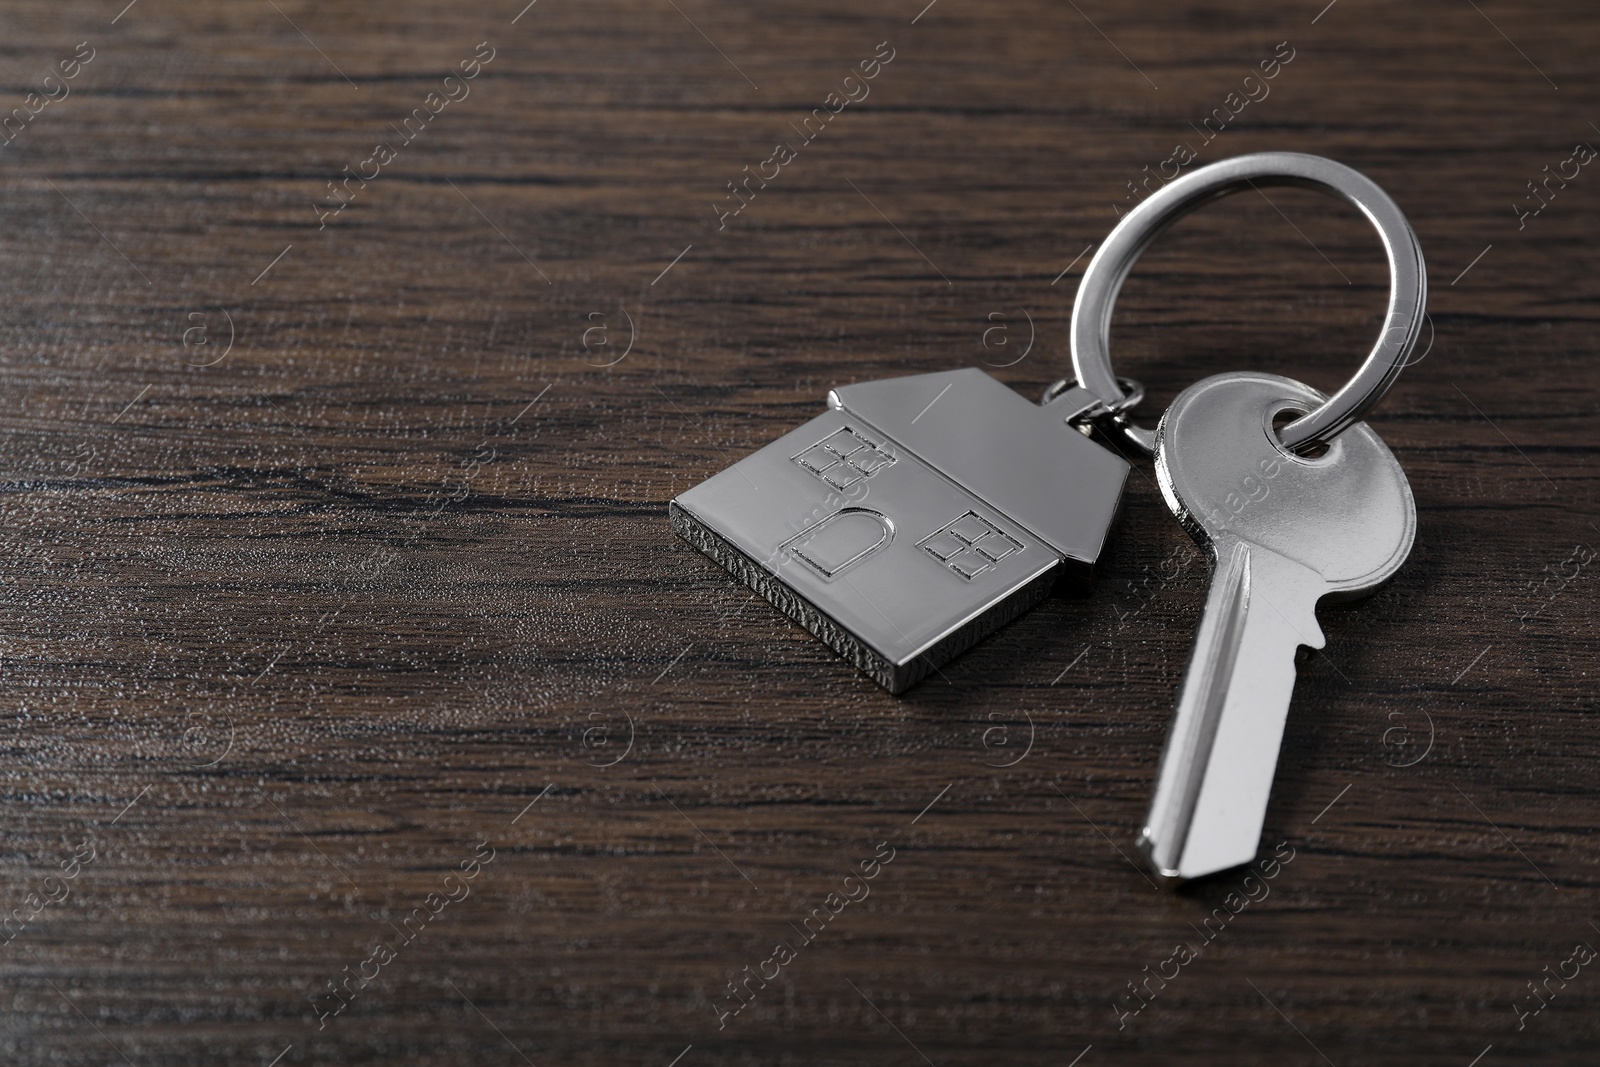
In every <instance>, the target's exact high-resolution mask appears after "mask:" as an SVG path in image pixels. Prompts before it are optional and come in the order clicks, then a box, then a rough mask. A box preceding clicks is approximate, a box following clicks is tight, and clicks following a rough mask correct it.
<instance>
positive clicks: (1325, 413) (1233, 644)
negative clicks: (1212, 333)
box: [1072, 152, 1427, 878]
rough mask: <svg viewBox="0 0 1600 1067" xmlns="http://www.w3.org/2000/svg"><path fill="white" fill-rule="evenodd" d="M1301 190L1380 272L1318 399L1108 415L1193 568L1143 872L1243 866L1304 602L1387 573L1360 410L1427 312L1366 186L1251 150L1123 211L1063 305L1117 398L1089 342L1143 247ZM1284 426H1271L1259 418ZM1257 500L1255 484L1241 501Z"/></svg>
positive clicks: (1284, 704) (1409, 248)
mask: <svg viewBox="0 0 1600 1067" xmlns="http://www.w3.org/2000/svg"><path fill="white" fill-rule="evenodd" d="M1257 183H1260V184H1274V185H1284V184H1291V185H1305V186H1310V187H1312V188H1316V189H1321V190H1324V191H1327V192H1331V193H1334V194H1335V195H1337V196H1340V197H1342V198H1343V199H1345V200H1347V201H1349V202H1350V203H1351V204H1353V205H1355V206H1356V207H1357V208H1358V209H1360V211H1361V212H1362V214H1363V215H1365V216H1366V217H1367V219H1368V221H1370V222H1371V223H1372V224H1373V226H1374V227H1375V228H1376V229H1377V231H1378V235H1379V237H1380V238H1381V239H1382V241H1383V248H1384V254H1385V256H1386V257H1387V259H1388V261H1389V279H1390V281H1389V310H1388V317H1387V319H1386V320H1385V329H1384V331H1383V333H1382V334H1381V335H1380V336H1379V338H1378V342H1377V344H1375V345H1374V346H1373V348H1372V351H1371V353H1370V354H1368V356H1367V359H1366V361H1365V362H1364V363H1363V364H1362V365H1361V368H1360V370H1358V371H1357V372H1356V374H1355V376H1354V377H1353V378H1352V379H1351V380H1350V381H1349V382H1348V383H1347V384H1346V385H1345V386H1344V387H1343V388H1342V389H1340V390H1339V391H1338V392H1337V393H1335V394H1334V395H1333V396H1332V397H1325V396H1323V395H1322V394H1321V393H1318V392H1317V391H1316V390H1314V389H1312V388H1310V387H1309V386H1306V385H1302V384H1301V383H1299V382H1296V381H1294V380H1292V379H1289V378H1282V377H1278V376H1277V375H1270V374H1258V373H1250V372H1235V373H1232V374H1219V375H1216V376H1215V377H1211V378H1207V379H1205V380H1204V381H1201V382H1197V383H1196V384H1194V385H1192V386H1190V387H1189V388H1188V389H1186V390H1184V391H1183V392H1182V393H1180V394H1179V395H1178V397H1177V399H1176V400H1174V401H1173V403H1172V406H1171V407H1170V408H1169V409H1168V410H1167V412H1166V414H1165V415H1163V416H1162V418H1161V422H1160V425H1159V426H1158V427H1157V428H1156V430H1155V432H1154V433H1151V431H1149V430H1147V429H1142V428H1140V427H1138V426H1135V425H1133V424H1132V423H1131V422H1128V421H1127V420H1123V421H1122V423H1121V425H1120V429H1121V430H1122V432H1123V433H1124V434H1125V435H1126V437H1127V439H1128V440H1129V441H1130V442H1131V443H1133V444H1134V445H1136V446H1137V447H1139V448H1141V449H1143V450H1144V451H1146V452H1153V453H1154V455H1155V459H1156V480H1157V482H1158V484H1159V485H1160V486H1161V493H1162V496H1163V497H1165V499H1166V501H1167V504H1168V506H1169V507H1170V508H1171V509H1172V511H1173V513H1174V514H1175V515H1176V516H1177V517H1178V520H1179V521H1180V522H1181V523H1182V525H1183V527H1184V528H1185V529H1186V530H1187V531H1188V532H1189V534H1190V535H1191V536H1192V537H1193V538H1194V539H1195V541H1196V542H1198V543H1199V544H1200V545H1201V546H1202V547H1204V548H1205V549H1206V550H1207V552H1208V554H1209V555H1210V556H1211V562H1212V575H1211V584H1210V589H1209V591H1208V594H1207V599H1206V605H1205V609H1204V613H1203V615H1202V617H1201V620H1200V625H1199V629H1198V631H1197V633H1196V635H1195V647H1194V651H1193V653H1192V654H1191V656H1190V659H1189V665H1188V667H1187V669H1186V670H1185V672H1184V680H1183V686H1182V689H1181V691H1180V693H1179V697H1178V704H1177V709H1176V711H1175V712H1174V714H1173V718H1172V724H1171V727H1170V730H1169V732H1168V735H1167V743H1166V749H1165V751H1164V753H1163V755H1162V758H1161V767H1160V770H1159V772H1158V776H1157V784H1156V791H1155V796H1154V798H1153V799H1152V801H1151V805H1150V814H1149V816H1148V818H1147V820H1146V823H1145V826H1144V830H1143V832H1142V833H1141V835H1140V840H1139V843H1140V847H1141V850H1142V851H1143V852H1144V854H1145V856H1146V857H1147V858H1148V859H1149V860H1150V863H1151V865H1152V866H1153V867H1154V868H1155V869H1156V870H1157V871H1158V872H1160V873H1161V874H1163V875H1166V876H1169V877H1173V878H1197V877H1201V876H1203V875H1207V874H1213V873H1216V872H1218V871H1222V870H1226V869H1228V868H1230V867H1234V866H1237V865H1239V864H1243V863H1248V862H1250V861H1251V860H1253V859H1254V858H1255V856H1256V852H1257V850H1258V847H1259V844H1260V839H1261V829H1262V824H1263V822H1264V820H1265V817H1266V811H1267V800H1268V797H1269V796H1270V794H1271V791H1272V780H1273V777H1274V774H1275V771H1276V768H1277V762H1278V749H1279V746H1280V744H1281V742H1282V739H1283V729H1284V722H1285V720H1286V719H1287V717H1288V712H1289V700H1290V696H1291V694H1292V693H1293V690H1294V679H1295V665H1294V656H1295V652H1296V650H1297V649H1298V648H1299V647H1300V646H1301V645H1306V646H1309V647H1311V648H1321V647H1322V646H1323V645H1324V644H1325V643H1326V641H1325V638H1324V637H1323V635H1322V630H1321V628H1320V627H1319V626H1318V625H1317V619H1316V613H1315V609H1316V606H1317V604H1318V603H1319V602H1320V601H1322V600H1325V599H1326V600H1349V599H1354V598H1356V597H1359V596H1362V595H1365V594H1367V593H1370V592H1372V591H1373V590H1375V589H1376V588H1377V587H1378V586H1379V585H1381V584H1382V583H1383V582H1385V581H1387V580H1388V579H1389V578H1391V577H1392V576H1393V575H1394V574H1395V573H1396V572H1397V571H1398V570H1399V569H1400V567H1401V565H1402V564H1403V563H1404V562H1405V560H1406V556H1407V555H1408V554H1409V553H1410V551H1411V544H1412V539H1413V538H1414V536H1415V534H1416V525H1417V516H1416V504H1415V501H1414V500H1413V499H1412V496H1411V488H1410V486H1409V485H1408V484H1407V482H1406V476H1405V472H1404V471H1403V470H1402V469H1401V467H1400V464H1399V462H1398V461H1397V460H1396V459H1395V458H1394V455H1393V454H1392V453H1391V452H1390V451H1389V449H1388V448H1387V447H1386V446H1385V445H1384V443H1383V441H1382V440H1381V439H1380V438H1379V437H1378V435H1377V433H1375V432H1374V431H1373V430H1372V428H1371V427H1369V426H1367V425H1366V424H1364V423H1362V422H1361V421H1360V420H1361V418H1362V417H1363V416H1364V415H1365V414H1366V413H1367V412H1368V411H1369V410H1371V408H1372V406H1373V405H1374V404H1376V403H1377V402H1378V400H1379V399H1381V398H1382V396H1383V394H1384V393H1385V392H1386V391H1387V390H1388V388H1389V386H1390V385H1391V384H1392V383H1393V382H1394V380H1395V378H1396V377H1397V376H1398V375H1399V373H1400V371H1401V370H1402V369H1403V368H1404V367H1405V365H1406V361H1407V359H1408V358H1409V357H1410V355H1411V352H1412V350H1413V348H1414V347H1415V345H1416V342H1417V337H1418V335H1419V333H1420V332H1421V326H1422V320H1423V311H1424V305H1425V304H1426V303H1427V274H1426V270H1425V268H1424V265H1423V260H1422V250H1421V248H1420V246H1419V245H1418V243H1417V237H1416V234H1415V233H1414V232H1413V231H1412V229H1411V226H1410V224H1409V223H1407V222H1406V218H1405V215H1404V214H1402V213H1401V211H1400V208H1399V207H1398V206H1397V205H1396V204H1395V202H1394V201H1393V200H1391V199H1390V198H1389V196H1388V194H1386V193H1385V192H1384V191H1383V190H1382V189H1380V188H1379V187H1378V186H1377V185H1375V184H1374V183H1373V182H1372V181H1370V180H1369V179H1367V178H1366V177H1364V176H1362V175H1361V174H1360V173H1358V172H1356V171H1354V170H1351V169H1350V168H1349V167H1346V166H1343V165H1342V164H1339V163H1334V162H1333V161H1331V160H1327V159H1322V158H1320V157H1317V156H1307V155H1297V154H1292V153H1282V152H1274V153H1263V154H1260V155H1251V156H1241V157H1238V158H1236V159H1230V160H1224V161H1223V162H1220V163H1216V164H1213V165H1211V166H1209V167H1204V168H1201V169H1199V170H1197V171H1194V172H1193V173H1191V174H1188V175H1186V176H1184V177H1182V178H1179V179H1177V180H1176V181H1173V182H1171V183H1170V184H1168V185H1166V186H1164V187H1163V188H1162V189H1160V190H1158V191H1157V192H1156V193H1155V194H1153V195H1152V196H1150V197H1149V199H1147V200H1145V201H1143V202H1141V203H1140V204H1139V206H1138V207H1136V208H1135V209H1134V210H1133V211H1131V212H1129V213H1128V215H1126V216H1125V217H1124V218H1123V220H1122V222H1121V223H1119V224H1118V226H1117V227H1116V229H1115V230H1114V231H1112V234H1111V236H1110V237H1109V238H1108V239H1107V241H1106V243H1105V244H1104V245H1102V246H1101V248H1100V250H1099V252H1098V253H1097V254H1096V256H1095V258H1094V260H1093V261H1092V262H1091V263H1090V264H1089V266H1088V268H1087V269H1086V270H1085V271H1084V275H1083V280H1082V283H1081V285H1080V287H1079V289H1078V299H1077V304H1076V306H1075V307H1074V309H1073V322H1072V358H1073V367H1074V370H1075V371H1076V373H1077V375H1078V380H1079V381H1081V382H1082V383H1083V384H1084V387H1086V388H1087V389H1088V390H1089V391H1090V392H1091V393H1092V394H1094V395H1095V396H1097V397H1098V398H1099V399H1100V401H1101V402H1102V403H1103V404H1105V405H1106V406H1107V407H1108V408H1114V407H1115V406H1116V405H1117V404H1118V403H1119V402H1120V401H1121V400H1122V399H1123V392H1122V389H1121V388H1120V387H1119V386H1118V384H1117V379H1116V377H1115V376H1114V375H1113V373H1112V370H1111V362H1110V358H1109V355H1108V354H1107V346H1106V342H1107V336H1108V330H1109V327H1110V321H1111V307H1112V304H1113V303H1114V302H1115V300H1116V296H1117V290H1118V289H1119V288H1120V287H1121V285H1122V281H1123V279H1124V278H1126V277H1127V274H1128V271H1129V269H1130V268H1131V267H1132V266H1133V263H1134V261H1135V260H1136V259H1137V258H1138V256H1139V253H1140V252H1141V251H1143V250H1144V248H1145V246H1146V245H1148V244H1149V243H1150V241H1151V240H1152V239H1153V238H1154V237H1155V236H1156V235H1157V234H1158V233H1160V232H1161V230H1162V229H1164V228H1165V227H1166V226H1168V225H1170V224H1171V223H1172V222H1173V221H1174V220H1175V219H1177V218H1178V217H1180V216H1181V215H1183V214H1184V213H1185V212H1187V211H1190V210H1192V209H1193V208H1195V207H1197V206H1199V205H1200V204H1202V203H1204V202H1206V201H1207V200H1210V199H1213V198H1215V197H1218V196H1222V195H1225V194H1227V193H1230V192H1236V191H1239V190H1241V189H1245V188H1251V187H1253V186H1254V185H1255V184H1257ZM1285 415H1289V416H1297V417H1296V418H1294V421H1292V422H1289V423H1288V424H1287V425H1286V426H1284V427H1283V429H1282V430H1281V431H1280V430H1278V429H1277V428H1276V427H1275V422H1276V421H1277V420H1278V419H1279V418H1280V417H1282V416H1285ZM1256 490H1259V491H1256Z"/></svg>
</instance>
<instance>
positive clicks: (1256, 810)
mask: <svg viewBox="0 0 1600 1067" xmlns="http://www.w3.org/2000/svg"><path fill="white" fill-rule="evenodd" d="M1217 549H1218V553H1217V564H1216V570H1215V572H1214V573H1213V575H1212V578H1211V585H1210V588H1209V590H1208V592H1207V595H1206V606H1205V611H1204V614H1203V615H1202V616H1201V620H1200V627H1199V631H1198V633H1197V634H1196V636H1195V646H1194V652H1193V653H1192V655H1191V658H1190V661H1189V667H1188V670H1187V671H1186V672H1185V674H1184V681H1183V690H1182V693H1181V695H1180V696H1179V699H1178V707H1177V711H1176V712H1175V713H1174V715H1173V718H1172V725H1171V728H1170V730H1169V732H1168V735H1167V744H1166V749H1165V751H1164V752H1163V753H1162V757H1161V769H1160V772H1159V774H1158V777H1157V783H1156V792H1155V797H1154V799H1153V800H1152V801H1151V805H1150V815H1149V817H1148V819H1147V820H1146V823H1145V828H1144V832H1143V834H1142V835H1141V836H1140V839H1139V847H1140V849H1141V850H1142V851H1143V852H1144V854H1145V856H1146V858H1147V859H1148V860H1149V861H1150V863H1151V865H1152V866H1153V867H1154V868H1155V869H1156V870H1157V871H1158V872H1159V873H1161V874H1162V875H1165V876H1167V877H1170V878H1199V877H1202V876H1204V875H1207V874H1214V873H1216V872H1218V871H1223V870H1227V869H1228V868H1230V867H1237V866H1239V865H1240V864H1244V863H1249V862H1250V861H1251V860H1253V859H1255V857H1256V851H1257V848H1258V846H1259V844H1260V840H1261V826H1262V823H1263V822H1264V821H1265V819H1266V813H1267V800H1268V798H1269V797H1270V795H1271V792H1272V779H1273V776H1274V773H1275V771H1276V770H1277V765H1278V748H1279V746H1280V745H1281V744H1282V741H1283V729H1284V724H1285V722H1286V721H1287V719H1288V713H1289V700H1290V697H1291V695H1292V694H1293V692H1294V681H1295V663H1294V656H1295V651H1296V650H1297V649H1298V647H1299V646H1300V645H1308V646H1310V647H1312V648H1321V647H1322V646H1323V645H1324V644H1326V639H1325V638H1324V637H1323V635H1322V629H1321V627H1320V626H1318V625H1317V620H1316V615H1315V607H1316V602H1317V599H1318V598H1319V597H1320V596H1321V595H1322V594H1323V593H1324V592H1326V589H1327V587H1326V584H1325V583H1324V581H1323V579H1322V577H1321V576H1320V575H1318V574H1317V573H1316V572H1315V571H1312V570H1311V569H1310V568H1308V567H1306V566H1304V565H1303V564H1300V563H1297V562H1295V561H1293V560H1291V559H1288V558H1286V557H1284V556H1281V555H1278V554H1277V553H1275V552H1271V551H1268V550H1266V549H1263V548H1260V547H1257V546H1252V545H1249V544H1247V543H1245V542H1242V541H1236V540H1235V541H1231V543H1227V542H1224V543H1219V544H1218V545H1217Z"/></svg>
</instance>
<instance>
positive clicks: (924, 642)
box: [670, 368, 1128, 693]
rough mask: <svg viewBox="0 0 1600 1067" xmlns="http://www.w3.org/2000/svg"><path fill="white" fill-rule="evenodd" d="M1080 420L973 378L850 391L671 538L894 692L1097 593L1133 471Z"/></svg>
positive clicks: (898, 381) (686, 516)
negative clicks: (1032, 617) (1055, 606)
mask: <svg viewBox="0 0 1600 1067" xmlns="http://www.w3.org/2000/svg"><path fill="white" fill-rule="evenodd" d="M1069 408H1070V410H1069ZM1076 414H1078V408H1077V407H1076V406H1075V405H1063V404H1047V405H1044V406H1040V405H1036V404H1032V403H1029V402H1028V401H1027V400H1025V399H1024V398H1023V397H1021V396H1019V395H1018V394H1017V393H1015V392H1013V391H1012V390H1010V389H1008V388H1007V387H1006V386H1004V385H1002V384H1001V383H1000V382H998V381H996V380H995V379H994V378H991V377H990V376H989V375H987V374H985V373H984V372H983V371H981V370H977V369H975V368H968V369H965V370H957V371H944V372H941V373H937V374H919V375H914V376H911V377H907V378H889V379H885V380H882V381H875V382H863V383H861V384H858V385H848V386H843V387H841V388H837V389H834V390H833V391H832V392H830V393H829V394H828V410H827V412H825V413H824V414H822V415H818V416H817V417H816V418H814V419H812V420H811V421H810V422H808V423H806V424H805V425H804V426H802V427H800V428H799V429H797V430H795V431H794V432H792V433H789V434H786V435H785V436H783V437H781V438H779V439H778V440H776V441H774V442H773V443H772V444H770V445H768V446H766V447H765V448H763V449H761V450H760V451H758V452H755V453H754V454H752V455H750V456H747V457H746V458H744V459H742V460H740V461H739V462H738V463H735V464H734V465H733V466H732V467H730V468H728V469H727V470H725V471H722V472H721V473H720V474H716V475H714V476H712V477H711V478H709V479H707V480H706V481H704V482H701V483H700V484H699V485H697V486H695V487H694V488H692V489H690V490H688V491H687V492H684V493H683V494H681V495H680V496H678V497H677V498H676V499H674V500H673V501H672V503H671V506H670V513H671V518H672V526H673V529H674V530H676V531H677V532H678V533H679V535H681V536H682V537H683V538H684V539H685V540H687V541H688V542H689V543H690V544H692V545H694V546H695V547H696V548H698V549H699V550H700V551H702V552H704V553H705V554H706V555H708V556H710V557H711V558H712V559H714V560H716V561H717V562H718V563H720V564H722V565H723V566H724V567H726V568H727V569H728V570H729V571H730V572H731V573H732V574H733V575H734V576H735V577H737V578H739V579H740V580H742V581H744V582H745V583H746V584H748V585H749V586H750V587H751V588H753V589H755V590H756V591H757V592H758V593H760V594H761V595H762V596H764V597H766V598H767V599H768V600H770V601H771V602H772V603H773V604H774V605H775V606H776V607H777V608H778V609H779V610H780V611H782V612H783V613H784V614H786V615H788V616H789V617H790V618H791V619H793V620H794V621H795V622H798V623H799V624H800V625H802V626H804V627H805V628H806V629H808V630H810V631H811V632H812V633H813V634H815V635H816V636H817V637H819V638H821V639H822V640H823V641H824V642H825V643H827V644H828V646H829V647H831V648H832V649H833V650H834V651H836V652H838V653H839V654H840V655H842V656H844V657H845V658H846V659H848V660H850V662H852V663H854V664H855V665H856V666H857V667H859V668H860V669H861V670H862V671H864V672H866V673H867V674H868V675H870V676H871V677H872V678H873V679H874V680H875V681H877V682H878V684H879V685H882V686H883V687H884V688H886V689H888V690H889V691H890V692H893V693H899V692H902V691H903V690H905V689H907V688H909V687H910V686H911V685H913V684H914V683H915V682H917V681H918V680H919V679H921V678H922V677H923V676H924V675H926V674H927V673H929V672H930V671H932V670H934V669H935V668H936V667H938V666H939V665H940V664H942V663H944V662H945V661H946V660H948V659H950V658H951V657H953V656H955V655H958V654H959V653H961V652H962V651H964V650H966V649H967V648H969V647H971V646H972V645H973V644H975V643H976V642H978V641H979V640H981V639H982V638H983V637H985V636H986V635H988V634H989V633H991V632H992V631H994V630H995V629H996V628H998V627H1000V626H1003V625H1004V624H1005V623H1007V622H1009V621H1011V620H1012V619H1014V618H1016V617H1017V616H1019V615H1021V614H1022V613H1023V612H1025V611H1027V610H1028V609H1029V608H1030V607H1032V606H1033V605H1034V604H1036V603H1038V602H1039V601H1040V600H1042V599H1043V598H1044V597H1045V596H1046V595H1047V594H1048V593H1049V592H1050V590H1051V588H1052V587H1053V586H1054V585H1055V584H1056V583H1057V582H1058V581H1062V580H1065V581H1067V582H1069V583H1071V584H1073V585H1075V586H1078V587H1086V586H1087V585H1088V583H1089V581H1090V579H1091V578H1092V576H1093V572H1094V566H1095V563H1096V561H1097V560H1098V559H1099V558H1100V554H1101V551H1102V550H1103V548H1104V547H1105V543H1106V539H1107V537H1108V535H1109V533H1110V530H1111V527H1112V525H1113V523H1114V522H1115V521H1116V517H1117V513H1118V511H1119V507H1120V502H1121V499H1122V489H1123V483H1124V482H1125V481H1126V480H1127V476H1128V463H1127V462H1126V461H1125V460H1123V459H1122V458H1121V457H1120V456H1117V455H1115V454H1114V453H1112V452H1110V451H1109V450H1107V449H1105V448H1102V447H1100V446H1099V445H1097V444H1095V443H1094V442H1093V441H1091V440H1089V438H1087V437H1086V436H1084V435H1083V434H1082V433H1080V432H1078V431H1077V430H1076V429H1075V428H1074V427H1073V426H1071V425H1069V424H1068V422H1067V418H1068V417H1070V416H1073V415H1076Z"/></svg>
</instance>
